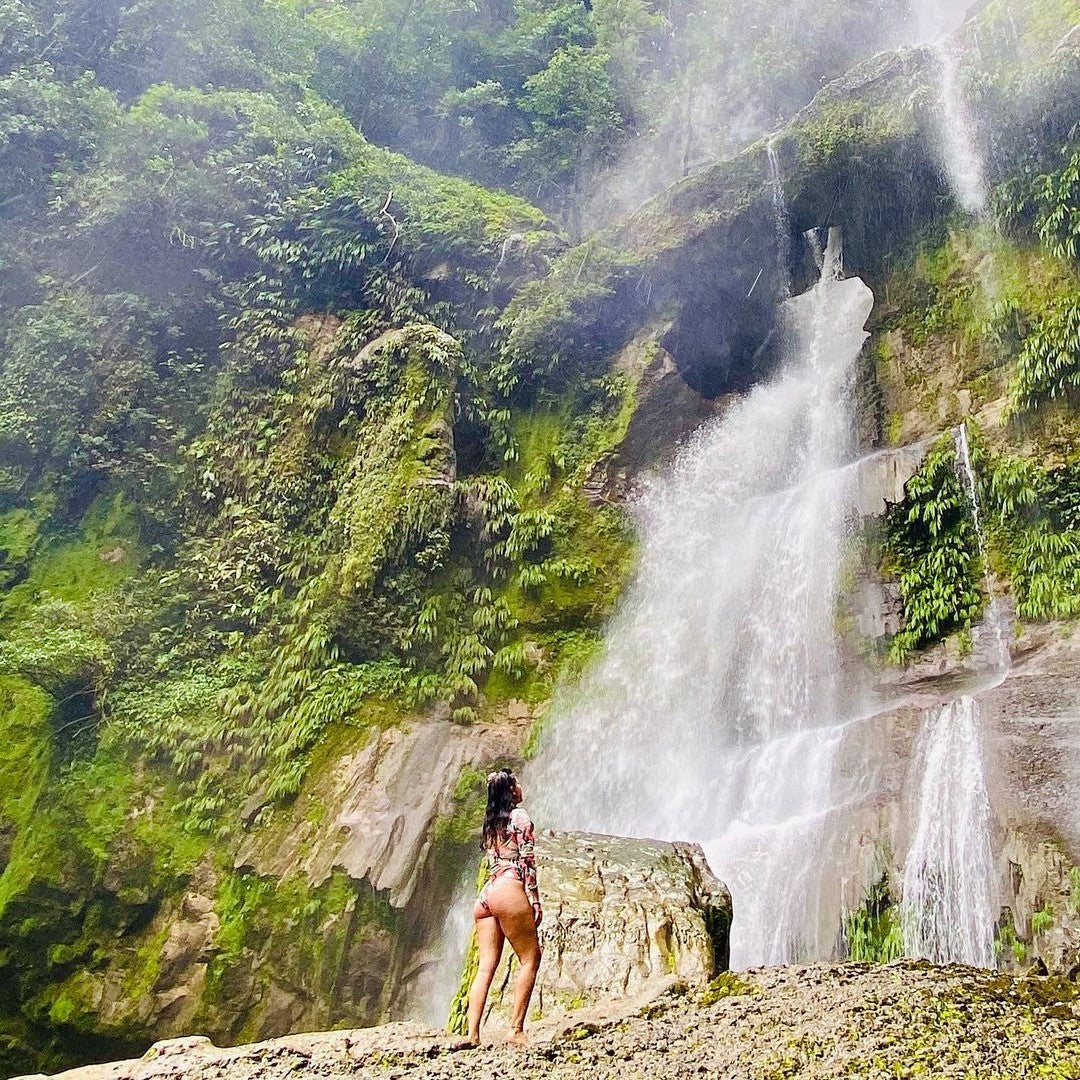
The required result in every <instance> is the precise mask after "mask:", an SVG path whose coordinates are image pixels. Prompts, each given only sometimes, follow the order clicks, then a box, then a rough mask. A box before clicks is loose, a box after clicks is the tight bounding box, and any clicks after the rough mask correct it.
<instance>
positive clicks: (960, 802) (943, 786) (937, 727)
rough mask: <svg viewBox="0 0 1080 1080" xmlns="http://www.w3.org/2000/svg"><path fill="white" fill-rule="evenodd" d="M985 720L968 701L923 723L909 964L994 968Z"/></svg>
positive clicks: (909, 871)
mask: <svg viewBox="0 0 1080 1080" xmlns="http://www.w3.org/2000/svg"><path fill="white" fill-rule="evenodd" d="M980 719H981V718H980V715H979V707H978V704H977V702H976V701H975V700H974V699H973V698H971V697H967V696H965V697H962V698H960V699H959V700H957V701H953V702H950V703H949V704H948V705H945V706H944V707H943V708H941V709H938V710H936V711H935V712H932V713H929V714H928V715H927V717H926V718H925V720H924V723H923V730H922V733H921V735H920V738H919V749H918V758H917V762H916V768H917V770H918V774H919V775H920V776H921V781H920V784H919V792H918V812H917V824H916V827H915V832H914V835H913V837H912V841H911V847H910V849H909V850H908V855H907V859H906V860H905V862H904V883H903V884H904V894H903V896H904V898H903V905H902V909H901V910H902V918H903V931H904V951H905V952H906V953H907V954H908V955H909V956H920V957H925V958H926V959H928V960H933V961H935V962H937V963H966V964H974V965H976V966H978V967H993V966H994V925H995V916H996V911H995V900H996V890H995V879H994V861H993V853H992V851H991V848H990V800H989V797H988V795H987V791H986V779H985V776H984V774H983V751H982V735H981V731H980Z"/></svg>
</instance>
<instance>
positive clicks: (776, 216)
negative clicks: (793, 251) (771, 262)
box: [765, 139, 791, 300]
mask: <svg viewBox="0 0 1080 1080" xmlns="http://www.w3.org/2000/svg"><path fill="white" fill-rule="evenodd" d="M765 161H766V164H767V166H768V170H769V187H770V188H771V189H772V203H773V222H774V226H775V231H776V269H777V280H778V281H779V282H780V294H781V296H783V298H784V299H785V300H786V299H787V298H788V297H789V296H790V295H791V274H790V272H789V270H788V251H787V247H788V237H789V236H790V234H791V222H790V220H789V215H788V208H787V200H786V199H785V198H784V175H783V173H782V172H781V170H780V156H779V155H778V154H777V152H776V147H775V145H774V144H773V140H772V139H769V141H768V143H767V144H766V146H765Z"/></svg>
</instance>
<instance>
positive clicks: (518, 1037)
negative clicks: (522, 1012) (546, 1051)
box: [506, 1031, 531, 1046]
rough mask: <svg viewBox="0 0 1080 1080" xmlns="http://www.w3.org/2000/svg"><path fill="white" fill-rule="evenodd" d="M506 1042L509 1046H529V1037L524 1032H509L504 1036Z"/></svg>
mask: <svg viewBox="0 0 1080 1080" xmlns="http://www.w3.org/2000/svg"><path fill="white" fill-rule="evenodd" d="M506 1042H507V1045H509V1046H530V1045H531V1043H530V1042H529V1036H528V1035H526V1034H525V1032H524V1031H511V1032H510V1034H509V1035H507V1036H506Z"/></svg>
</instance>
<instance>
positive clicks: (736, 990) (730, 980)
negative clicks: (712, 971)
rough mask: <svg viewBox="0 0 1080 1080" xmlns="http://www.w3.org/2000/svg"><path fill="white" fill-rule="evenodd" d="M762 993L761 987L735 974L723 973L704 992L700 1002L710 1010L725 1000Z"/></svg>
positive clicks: (700, 996)
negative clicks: (712, 1006)
mask: <svg viewBox="0 0 1080 1080" xmlns="http://www.w3.org/2000/svg"><path fill="white" fill-rule="evenodd" d="M760 993H761V990H760V988H759V987H756V986H754V985H752V984H751V983H748V982H746V981H745V980H743V979H740V978H739V976H738V975H736V974H735V973H734V972H731V971H723V972H721V973H720V974H719V975H717V976H716V978H715V979H713V980H712V981H711V982H710V983H709V985H708V986H707V987H706V988H705V989H704V990H702V992H701V994H700V995H699V997H698V1001H699V1003H700V1004H701V1005H702V1006H703V1007H705V1008H708V1007H709V1006H710V1005H715V1004H716V1003H717V1002H718V1001H723V1000H724V998H729V997H741V996H743V995H746V994H760Z"/></svg>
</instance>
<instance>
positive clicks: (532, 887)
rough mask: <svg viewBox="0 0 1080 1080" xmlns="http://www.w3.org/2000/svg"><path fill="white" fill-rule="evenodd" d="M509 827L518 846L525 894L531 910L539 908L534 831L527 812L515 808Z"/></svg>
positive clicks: (522, 808) (520, 807)
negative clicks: (531, 907)
mask: <svg viewBox="0 0 1080 1080" xmlns="http://www.w3.org/2000/svg"><path fill="white" fill-rule="evenodd" d="M510 827H511V828H512V829H513V830H514V833H515V834H516V835H515V839H516V840H517V846H518V862H519V864H520V866H521V877H522V880H523V881H524V883H525V894H526V895H527V896H528V898H529V903H530V904H532V906H533V908H534V909H535V908H539V907H540V887H539V884H538V882H537V878H536V853H535V850H534V847H535V844H536V830H535V829H534V828H533V823H532V818H530V817H529V812H528V811H527V810H526V809H525V808H524V807H522V806H518V807H515V809H514V812H513V813H512V814H511V815H510Z"/></svg>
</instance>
